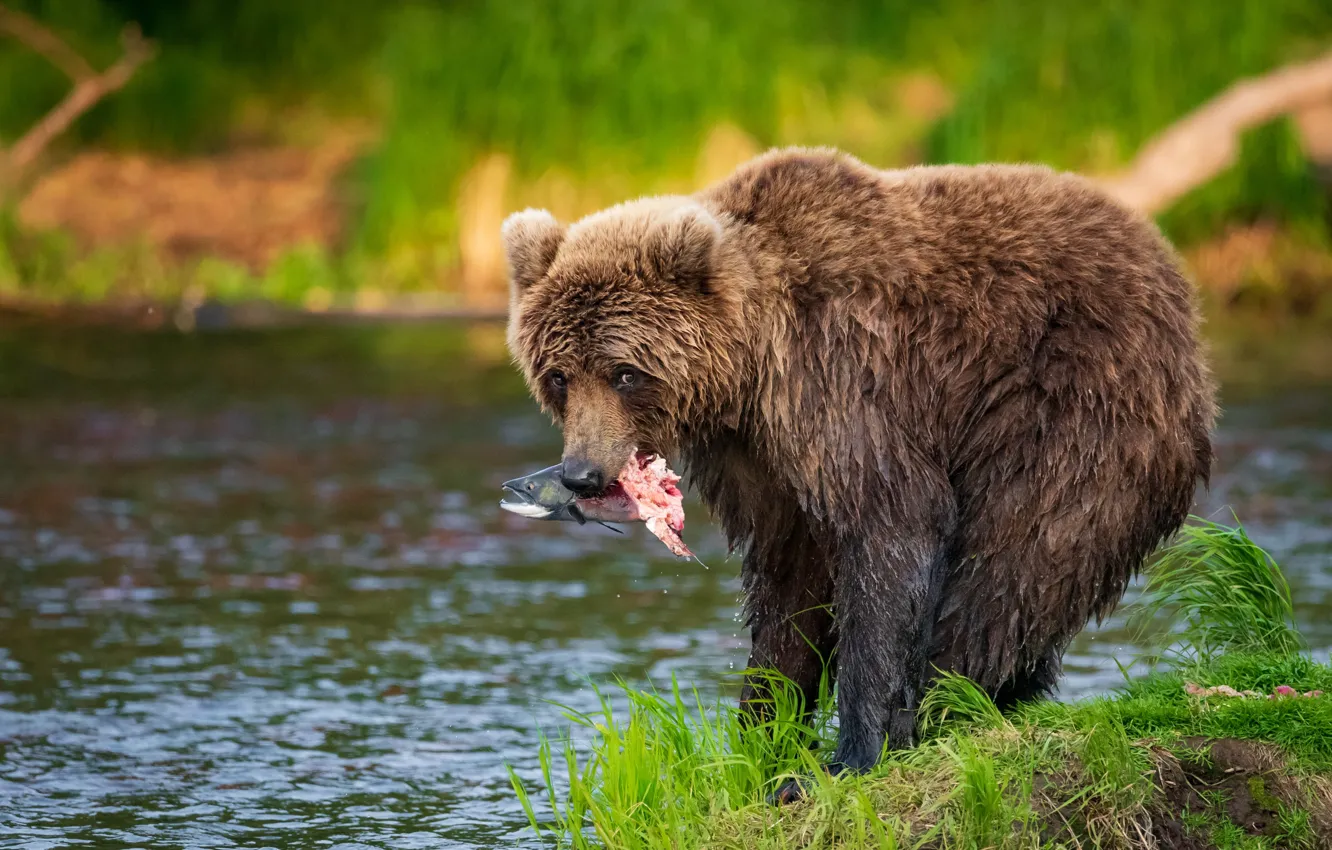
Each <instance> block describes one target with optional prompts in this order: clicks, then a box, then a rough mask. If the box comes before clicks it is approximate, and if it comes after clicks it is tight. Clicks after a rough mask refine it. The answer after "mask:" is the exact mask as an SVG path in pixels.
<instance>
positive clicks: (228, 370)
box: [0, 322, 1332, 848]
mask: <svg viewBox="0 0 1332 850" xmlns="http://www.w3.org/2000/svg"><path fill="white" fill-rule="evenodd" d="M502 346H503V340H502V330H501V329H499V328H495V327H491V326H484V325H438V326H404V327H396V328H384V329H377V328H357V329H345V328H344V329H333V328H323V329H296V330H286V331H267V332H257V331H256V332H230V333H215V334H196V335H176V334H166V333H158V334H131V333H120V332H113V331H106V330H91V329H59V328H47V327H42V326H37V325H27V324H16V323H13V322H10V323H8V324H5V325H0V847H22V848H48V847H49V848H55V847H148V846H152V847H231V846H236V847H296V846H300V847H339V848H350V847H384V848H388V847H393V848H428V847H497V846H506V847H515V846H517V847H526V846H537V843H536V842H535V840H534V839H533V837H532V836H531V834H530V833H529V832H527V831H526V830H525V828H524V824H525V821H524V818H523V816H522V813H521V810H520V809H519V808H518V806H517V804H516V802H515V801H514V799H513V796H512V792H511V790H510V789H509V785H508V778H507V775H506V772H505V767H504V765H505V764H506V763H508V764H512V765H513V766H514V767H515V768H516V769H517V770H518V772H519V773H520V774H521V775H522V776H524V777H526V778H528V779H529V780H530V779H533V778H535V776H536V772H535V770H534V767H535V749H536V742H537V733H538V729H542V728H544V729H546V730H548V731H550V732H558V731H560V730H561V729H562V728H564V725H565V724H564V723H563V722H562V720H561V716H560V710H559V709H558V708H557V707H556V706H555V705H553V704H552V702H553V703H562V704H566V705H570V706H574V707H577V708H588V707H591V706H592V705H593V704H594V697H593V695H592V691H591V688H590V687H589V683H598V684H603V685H604V684H608V683H610V682H611V681H612V680H613V679H614V678H615V677H617V676H619V677H623V678H625V679H627V680H629V681H630V682H632V683H635V684H638V685H642V684H645V683H646V682H648V681H654V682H662V681H666V680H668V679H669V676H670V675H671V674H672V673H675V674H677V675H678V676H679V677H680V678H681V679H682V681H683V682H684V683H685V684H689V685H697V686H698V687H699V688H700V689H701V690H703V691H704V692H705V693H714V694H715V693H717V692H718V690H719V689H726V688H728V687H730V685H729V684H728V682H729V681H730V680H729V679H728V675H729V674H733V673H734V672H735V671H736V670H737V669H738V668H739V667H740V666H741V665H742V664H743V663H744V660H745V656H746V640H745V637H744V635H743V632H742V630H741V629H740V628H739V625H738V623H737V621H736V611H737V608H738V605H737V596H738V590H739V584H738V578H737V569H738V566H737V564H736V562H735V560H734V559H729V560H728V558H727V557H726V554H725V550H724V546H723V543H722V540H721V538H720V535H719V534H718V532H717V531H716V529H715V527H713V526H711V525H710V524H709V523H708V521H707V519H706V515H705V514H704V512H703V511H702V510H701V508H699V507H698V506H697V505H690V506H689V507H690V508H691V511H690V520H689V524H688V526H687V527H686V535H685V536H686V539H687V541H688V543H689V544H690V545H691V546H692V547H693V548H694V550H695V551H696V552H697V553H698V554H699V556H700V558H701V559H702V561H703V562H704V563H706V564H707V568H704V567H703V566H700V565H699V564H696V563H677V562H675V561H674V560H673V559H671V558H670V557H669V555H668V554H667V553H666V550H665V549H664V548H663V547H662V546H661V545H660V544H659V543H658V542H657V541H656V540H655V539H653V538H651V537H650V536H649V535H647V534H646V532H645V530H643V529H642V528H634V529H631V530H630V533H628V534H627V535H625V536H619V535H616V534H613V533H612V532H610V531H608V530H605V529H601V528H596V527H591V526H588V527H575V526H572V525H569V524H563V523H537V522H531V521H528V520H522V519H519V518H516V517H513V516H511V515H509V514H505V513H503V512H501V511H499V510H498V509H497V508H496V501H497V498H498V492H497V486H498V484H499V482H501V481H503V480H505V479H506V478H509V477H512V476H515V475H518V474H520V473H523V472H526V471H530V470H532V469H536V468H539V467H543V466H546V465H549V464H550V463H553V462H555V461H556V460H557V459H558V454H559V436H558V434H557V433H556V432H555V431H554V430H553V429H552V428H551V426H550V425H549V423H548V422H547V421H546V420H545V419H543V418H542V417H541V415H540V414H539V412H538V411H537V410H536V408H535V405H534V404H532V403H531V402H530V401H529V400H528V399H527V398H526V395H525V392H524V389H523V387H522V386H521V384H520V382H519V381H518V379H517V377H516V376H515V374H514V372H513V370H512V369H511V368H510V367H509V365H508V364H507V362H506V360H505V356H504V353H503V348H502ZM1216 356H1217V360H1218V363H1219V366H1218V370H1219V372H1220V374H1221V377H1222V378H1223V381H1224V395H1225V404H1226V412H1225V418H1224V420H1223V423H1222V425H1221V427H1220V429H1219V431H1218V435H1217V447H1218V451H1219V463H1218V470H1217V474H1216V476H1215V478H1214V482H1213V487H1212V490H1211V492H1210V493H1208V494H1207V495H1206V496H1205V497H1204V499H1203V502H1202V508H1201V510H1202V512H1203V513H1205V514H1210V515H1214V516H1215V517H1217V518H1218V519H1223V520H1226V519H1228V518H1229V514H1228V513H1226V511H1228V510H1230V509H1233V510H1234V511H1235V512H1236V513H1237V514H1238V515H1239V517H1240V518H1241V520H1243V521H1244V522H1245V524H1246V526H1247V527H1248V528H1249V530H1250V533H1251V534H1252V535H1253V536H1254V537H1255V538H1256V539H1257V540H1258V541H1259V542H1260V543H1262V544H1263V545H1265V546H1267V547H1268V548H1269V550H1270V551H1271V552H1272V553H1273V554H1274V555H1275V556H1276V557H1277V558H1278V560H1279V561H1280V562H1281V563H1282V564H1283V566H1284V568H1285V570H1286V573H1287V575H1288V577H1289V579H1290V581H1291V584H1292V587H1293V592H1294V594H1295V598H1296V603H1297V609H1298V618H1299V624H1300V626H1301V628H1302V629H1303V631H1304V632H1305V634H1306V635H1307V637H1308V638H1309V641H1310V643H1311V644H1312V645H1313V646H1314V647H1316V648H1317V650H1318V651H1319V652H1320V653H1324V654H1325V653H1326V650H1327V649H1328V648H1329V647H1332V346H1329V345H1328V339H1327V337H1326V334H1325V333H1319V332H1315V331H1306V332H1300V333H1295V332H1291V331H1287V330H1284V329H1283V330H1279V331H1270V332H1262V331H1259V332H1250V333H1249V334H1247V336H1246V337H1245V338H1244V339H1243V341H1240V342H1224V343H1219V344H1218V346H1217V355H1216ZM1134 652H1135V648H1134V647H1133V646H1132V645H1131V643H1130V641H1129V639H1128V636H1127V634H1126V633H1125V631H1124V628H1123V625H1122V622H1121V621H1120V619H1118V618H1116V619H1114V620H1112V621H1111V622H1109V623H1107V624H1105V625H1104V626H1102V627H1101V628H1099V629H1093V630H1091V631H1088V632H1086V633H1084V634H1083V635H1082V636H1081V637H1080V638H1079V639H1078V640H1077V641H1076V643H1075V644H1074V646H1073V648H1072V650H1071V651H1070V652H1069V655H1068V657H1067V660H1066V664H1067V669H1068V676H1067V679H1066V681H1065V683H1064V686H1063V689H1062V695H1063V696H1065V697H1077V696H1081V695H1086V694H1090V693H1096V692H1100V691H1104V690H1106V689H1108V688H1111V687H1114V686H1115V685H1116V684H1117V683H1118V682H1120V681H1122V677H1121V673H1120V672H1119V668H1118V667H1117V665H1116V660H1117V659H1118V660H1119V661H1121V662H1123V663H1130V662H1132V660H1133V656H1134Z"/></svg>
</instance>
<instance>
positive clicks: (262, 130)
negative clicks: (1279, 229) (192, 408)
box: [0, 0, 1332, 298]
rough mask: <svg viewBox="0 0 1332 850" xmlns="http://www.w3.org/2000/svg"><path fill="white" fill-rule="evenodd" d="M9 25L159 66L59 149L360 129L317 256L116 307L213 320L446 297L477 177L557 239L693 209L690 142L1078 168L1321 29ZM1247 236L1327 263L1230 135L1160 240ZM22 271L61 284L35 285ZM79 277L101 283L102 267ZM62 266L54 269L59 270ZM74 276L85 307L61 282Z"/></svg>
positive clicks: (795, 12) (1311, 216)
mask: <svg viewBox="0 0 1332 850" xmlns="http://www.w3.org/2000/svg"><path fill="white" fill-rule="evenodd" d="M12 5H13V6H14V7H15V8H20V9H23V10H24V11H27V12H29V13H30V14H32V15H34V16H35V17H37V18H39V19H40V20H42V21H43V22H45V23H47V24H48V25H50V26H52V27H53V28H54V29H56V30H57V31H58V32H59V33H61V35H62V36H64V37H66V38H67V39H68V40H70V41H71V42H72V43H73V44H75V45H76V46H77V47H79V48H80V49H81V50H83V51H85V53H86V55H88V56H89V57H90V58H92V59H93V61H94V62H95V63H101V64H106V63H109V62H110V61H112V59H113V58H114V56H115V55H116V52H117V49H118V48H117V42H116V39H117V33H118V32H119V30H120V28H121V26H123V24H124V23H125V22H127V21H136V22H138V23H139V24H140V25H141V26H142V27H143V30H144V32H145V34H146V35H147V36H149V37H150V38H153V39H155V40H156V41H157V42H158V43H159V45H160V48H161V52H160V55H159V56H158V58H157V59H155V60H154V61H153V62H151V63H149V64H148V65H147V66H145V67H144V68H143V69H142V70H141V71H140V73H139V75H138V76H137V77H136V78H135V79H134V80H133V81H132V82H131V84H130V85H129V86H128V87H127V88H126V89H125V90H124V91H122V92H120V93H118V94H116V95H115V96H113V97H111V98H109V99H108V100H107V101H105V102H104V103H101V104H99V105H98V106H97V107H95V108H94V109H93V110H92V111H91V112H90V113H89V114H88V115H86V116H85V117H84V118H83V119H82V120H81V121H80V122H79V123H78V124H77V125H76V127H75V128H73V131H72V132H71V133H70V134H69V135H68V136H67V137H65V138H64V139H63V140H62V145H63V146H64V148H65V149H70V148H74V147H79V146H99V147H108V148H112V149H120V150H143V151H151V152H159V153H168V154H182V153H209V152H214V151H219V150H224V149H227V148H228V147H230V146H234V145H237V144H240V143H245V142H251V141H276V142H283V143H293V144H314V143H317V141H318V139H319V137H320V135H321V133H323V132H324V131H325V130H326V129H327V128H329V127H331V126H335V125H337V124H338V122H346V121H355V122H359V123H362V124H369V125H371V126H374V127H377V128H378V130H379V136H378V142H377V143H376V144H375V145H374V146H373V147H372V148H371V149H370V151H369V152H368V154H367V156H365V157H364V158H363V159H362V160H361V161H360V162H358V163H357V165H356V166H355V168H354V169H353V173H352V174H351V175H350V176H349V179H348V181H347V185H346V186H345V187H343V188H344V194H345V195H346V197H347V198H348V201H349V209H350V213H349V214H350V215H351V217H352V220H351V222H350V227H349V230H348V235H347V237H346V238H345V239H344V241H343V244H340V245H337V246H333V247H332V248H331V249H330V250H331V252H332V256H324V255H323V254H319V255H318V256H314V257H313V258H312V256H311V255H310V252H309V250H308V249H304V248H302V249H298V250H297V253H296V256H295V259H291V260H288V259H285V258H284V259H283V260H280V261H279V262H278V264H277V266H279V267H280V268H277V269H276V270H274V271H271V272H270V273H268V274H267V275H265V274H252V273H246V272H243V271H242V270H239V269H234V268H231V267H229V266H219V265H218V264H216V263H214V264H212V265H210V266H208V267H206V268H205V269H204V270H203V271H202V272H199V271H198V270H192V271H191V272H190V273H189V274H188V275H186V276H184V277H182V276H181V275H179V274H174V273H168V272H167V271H161V272H160V273H157V276H156V277H153V280H155V281H158V283H154V284H152V285H141V286H140V289H143V290H155V289H161V290H166V291H170V290H173V289H174V290H179V288H180V287H181V286H184V285H187V283H182V281H183V280H184V279H185V277H188V278H189V281H191V282H194V283H198V285H201V286H204V287H205V288H206V289H208V290H209V291H210V292H217V293H219V294H222V295H236V294H237V293H238V292H239V293H251V294H264V295H270V296H271V295H276V296H277V297H286V298H292V297H300V296H301V294H302V293H303V292H305V291H307V290H308V288H309V287H310V286H313V285H318V286H321V287H325V288H331V289H335V290H336V289H339V288H344V289H345V288H352V287H355V286H359V285H365V284H366V282H367V281H369V282H372V283H373V284H374V285H375V286H378V287H380V288H383V289H387V290H390V291H393V290H412V289H429V288H432V287H438V286H440V285H441V281H445V282H446V285H447V281H448V280H449V279H450V276H451V275H453V274H454V273H455V272H456V269H457V266H458V262H459V234H460V229H461V224H462V222H461V217H462V216H463V215H464V214H465V213H463V212H460V201H459V192H460V186H461V185H462V181H463V180H464V176H465V175H466V174H467V172H468V170H469V169H471V168H472V167H473V166H474V165H475V164H476V163H477V162H479V161H481V160H482V158H483V157H485V156H487V155H490V154H500V155H503V156H504V157H506V158H507V163H508V166H507V167H508V168H510V172H506V173H507V174H508V178H507V180H506V181H505V182H504V183H503V193H504V204H503V206H504V208H506V209H509V208H513V207H515V206H518V205H520V204H526V203H533V202H540V203H546V204H549V205H553V206H556V207H560V206H564V207H565V209H557V210H556V211H557V212H560V213H562V214H575V213H578V212H585V211H587V210H588V209H591V208H594V207H596V206H600V205H603V204H607V203H611V202H614V201H617V200H620V199H622V198H623V197H624V196H626V195H631V194H637V193H642V192H652V191H670V190H688V189H691V188H693V187H694V186H696V184H697V181H698V179H699V175H700V165H699V163H700V157H701V156H702V152H703V150H704V148H705V145H706V143H707V140H708V139H709V134H710V133H712V132H713V131H715V130H716V128H718V127H732V128H736V130H738V131H739V132H740V133H741V134H742V135H741V136H740V138H741V139H748V140H749V141H750V142H752V144H753V145H754V146H756V147H764V146H768V145H775V144H793V143H800V144H833V145H837V146H839V147H842V148H845V149H847V150H849V151H851V152H852V153H854V154H857V155H859V156H861V157H863V158H865V159H866V160H867V161H870V162H872V163H874V164H878V165H884V166H890V165H901V164H907V163H910V162H916V161H928V162H946V161H947V162H978V161H982V160H992V161H993V160H1036V161H1043V162H1047V163H1050V164H1053V165H1055V166H1059V167H1064V168H1071V169H1079V170H1090V171H1105V170H1107V169H1111V168H1114V167H1115V166H1118V165H1121V164H1123V163H1125V162H1126V161H1127V160H1128V159H1129V158H1130V157H1131V156H1132V155H1133V153H1134V152H1135V151H1136V150H1137V148H1138V147H1139V146H1140V145H1141V144H1142V143H1143V142H1144V141H1145V140H1147V139H1148V138H1149V137H1150V136H1152V135H1153V134H1154V133H1156V132H1158V131H1160V130H1161V129H1162V128H1164V127H1165V126H1166V125H1168V124H1169V123H1170V122H1172V121H1173V120H1175V119H1177V118H1179V117H1181V116H1182V115H1183V114H1184V113H1186V112H1187V111H1188V110H1190V109H1192V108H1193V107H1196V106H1198V105H1199V104H1201V103H1202V102H1204V101H1205V100H1206V99H1208V98H1209V97H1211V96H1213V95H1215V94H1216V93H1218V92H1219V91H1221V90H1222V89H1224V88H1225V87H1226V86H1227V85H1229V84H1230V83H1232V82H1234V81H1235V80H1236V79H1238V78H1240V77H1243V76H1245V75H1248V74H1252V73H1258V72H1262V71H1265V70H1268V69H1270V68H1272V67H1275V66H1277V65H1279V64H1282V63H1285V62H1290V61H1295V60H1299V59H1303V58H1310V57H1312V56H1315V55H1317V54H1319V53H1321V52H1322V51H1324V50H1326V49H1327V47H1328V45H1329V44H1332V5H1329V4H1328V3H1326V2H1323V1H1322V0H1227V2H1220V3H1217V2H1210V0H1134V2H1114V0H1087V2H1083V3H1079V4H1070V3H1063V2H1059V0H998V2H993V3H979V2H974V0H933V2H908V0H879V2H871V0H841V2H836V3H817V2H812V0H734V2H728V3H711V2H706V0H639V2H628V0H567V2H564V3H560V4H552V3H547V2H542V1H541V0H506V1H505V2H498V0H491V1H490V2H485V1H484V0H450V2H443V1H442V0H437V2H404V0H380V2H378V3H374V4H367V3H361V2H356V0H319V1H318V2H316V0H283V2H281V3H271V2H267V0H196V2H190V3H183V4H182V3H163V2H148V0H26V1H25V2H14V3H13V4H12ZM922 74H923V75H928V76H927V77H925V79H927V80H932V81H933V84H934V86H935V89H929V88H928V87H927V88H926V89H925V91H926V93H927V95H928V92H929V91H931V90H937V92H938V93H941V94H940V95H939V96H940V97H942V98H943V99H944V100H945V102H944V103H942V104H934V105H931V104H929V103H924V104H922V103H921V102H920V101H921V97H920V96H919V90H918V91H917V95H916V96H915V97H914V98H913V96H912V94H911V89H910V88H909V86H910V83H911V81H912V80H913V79H914V80H919V79H920V78H921V75H922ZM0 80H3V82H4V86H5V91H6V93H7V95H8V96H7V97H6V98H5V99H4V100H3V101H0V136H3V138H5V139H11V140H12V138H14V136H15V135H16V134H17V133H19V132H21V131H22V130H23V129H24V128H26V127H27V126H29V125H30V124H31V123H32V122H33V121H34V120H36V118H37V117H39V116H40V115H41V114H42V113H43V112H44V111H45V110H46V109H48V108H49V107H50V105H51V104H52V103H53V102H55V101H56V100H58V99H59V98H60V97H61V95H62V94H63V92H64V91H65V89H66V88H67V82H66V81H65V80H64V79H63V78H62V77H61V76H60V74H59V73H58V72H57V71H56V70H54V69H53V68H52V67H51V66H50V65H49V64H48V63H46V62H45V60H43V59H41V58H40V57H38V56H36V55H34V54H33V53H31V52H30V51H28V50H26V49H25V48H23V47H21V46H19V45H16V44H15V43H13V42H10V41H5V42H3V43H0ZM925 99H926V100H927V101H928V100H929V97H928V96H927V97H926V98H925ZM936 99H937V98H936ZM732 147H735V146H734V145H733V146H732ZM571 187H572V188H571ZM1258 220H1263V221H1272V222H1276V223H1279V224H1281V225H1282V226H1284V227H1289V228H1290V229H1292V230H1293V231H1294V232H1297V233H1298V234H1299V239H1300V240H1301V241H1302V242H1303V243H1307V244H1309V245H1311V246H1314V247H1316V248H1318V249H1319V250H1325V249H1326V248H1327V246H1328V234H1329V221H1330V219H1329V211H1328V197H1327V190H1326V188H1325V187H1323V186H1321V185H1319V183H1318V182H1317V181H1316V180H1315V178H1314V174H1313V171H1312V169H1311V166H1310V164H1309V163H1308V162H1307V161H1306V160H1305V158H1304V155H1303V154H1302V152H1301V150H1300V148H1299V146H1298V144H1297V143H1296V141H1295V138H1294V136H1293V134H1292V132H1291V130H1290V128H1289V127H1288V126H1287V125H1286V124H1285V123H1284V122H1278V123H1276V124H1273V125H1272V126H1270V127H1267V128H1263V129H1261V130H1259V131H1256V132H1255V133H1253V134H1252V138H1250V139H1248V140H1246V143H1245V145H1244V150H1243V154H1242V156H1241V160H1240V163H1239V165H1238V166H1237V167H1236V168H1235V169H1233V170H1232V171H1231V172H1229V173H1227V174H1226V175H1224V176H1222V177H1221V178H1220V179H1217V180H1215V181H1213V182H1212V183H1211V184H1209V185H1207V186H1205V187H1203V188H1202V189H1200V190H1198V191H1196V192H1194V193H1193V194H1192V195H1190V196H1189V197H1187V198H1185V199H1184V200H1183V201H1182V202H1180V203H1179V204H1177V205H1176V206H1175V207H1174V208H1173V209H1171V210H1170V211H1168V212H1167V213H1166V214H1165V215H1164V216H1163V217H1162V223H1163V226H1164V227H1165V228H1166V230H1167V232H1168V233H1169V234H1170V235H1171V236H1173V237H1175V238H1176V239H1177V240H1178V241H1180V242H1181V243H1182V244H1185V245H1187V244H1191V243H1196V242H1199V241H1201V240H1204V239H1207V238H1209V237H1212V236H1215V235H1217V234H1218V233H1220V232H1221V231H1222V230H1223V228H1225V227H1226V226H1228V225H1231V224H1243V223H1248V222H1254V221H1258ZM4 231H5V239H4V244H5V245H7V246H9V250H8V252H7V256H3V257H0V287H7V288H9V289H11V290H12V289H14V288H19V289H22V290H24V291H31V292H39V293H56V292H61V293H64V292H66V291H68V292H69V293H70V294H73V295H77V294H79V293H83V294H84V295H86V296H87V297H94V298H96V297H102V295H103V294H105V292H106V291H109V290H116V285H115V284H114V282H113V283H107V282H106V280H107V277H108V274H107V272H106V271H105V270H101V269H100V268H92V269H90V268H88V267H87V266H88V262H89V261H88V260H87V259H86V258H84V259H81V260H79V261H78V262H76V261H75V260H74V259H70V258H71V257H72V256H73V254H74V253H76V252H73V251H72V249H68V248H62V247H52V246H51V244H50V242H49V240H48V241H47V242H44V243H43V246H44V247H40V248H33V247H32V246H31V245H17V246H16V240H19V241H22V239H23V238H24V234H22V233H21V232H20V231H18V230H16V229H15V228H13V227H12V226H10V225H6V226H5V228H4ZM43 252H44V253H43ZM301 252H304V253H301ZM34 253H37V254H42V255H43V256H48V257H65V258H66V259H65V260H63V261H61V262H63V264H64V265H61V262H56V261H55V260H52V261H51V262H49V263H48V264H47V265H48V267H49V268H48V269H47V271H44V272H41V273H35V272H33V271H32V269H31V266H32V262H31V255H33V254H34ZM316 253H318V252H316ZM24 257H27V258H28V259H26V260H25V259H24ZM98 262H100V263H101V264H102V265H104V266H107V267H108V268H112V267H114V268H115V269H118V270H119V271H118V272H117V273H115V274H111V275H110V277H111V278H117V277H120V278H124V277H126V273H125V271H124V270H125V269H126V268H128V267H127V266H125V265H124V262H123V257H121V256H119V255H117V256H115V257H112V258H110V259H105V260H100V261H98ZM25 263H27V265H25ZM79 263H82V272H79V271H78V268H76V269H75V271H74V272H69V271H68V270H67V269H66V266H75V267H78V266H79ZM150 271H151V270H147V271H145V270H144V269H141V268H134V269H132V270H131V271H130V272H129V273H128V274H129V275H130V276H132V277H135V278H136V279H138V280H143V279H145V275H148V276H151V275H149V272H150ZM20 272H21V273H20ZM80 274H83V276H85V277H89V278H95V279H97V280H99V281H101V283H99V284H97V285H94V284H91V283H80V282H78V281H77V280H73V279H71V278H78V277H79V276H80ZM200 274H202V277H200ZM200 280H202V281H203V282H202V283H199V281H200ZM311 280H317V281H319V282H318V283H314V284H312V283H310V282H309V281H311Z"/></svg>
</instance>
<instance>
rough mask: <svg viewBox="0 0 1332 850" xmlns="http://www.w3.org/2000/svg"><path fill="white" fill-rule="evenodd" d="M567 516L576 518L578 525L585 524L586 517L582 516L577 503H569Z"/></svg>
mask: <svg viewBox="0 0 1332 850" xmlns="http://www.w3.org/2000/svg"><path fill="white" fill-rule="evenodd" d="M569 516H571V517H573V518H574V519H575V520H577V522H578V524H579V525H587V517H585V516H583V512H582V511H580V510H578V506H577V505H569Z"/></svg>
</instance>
